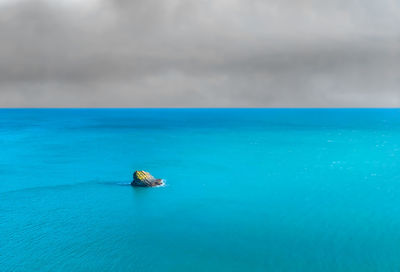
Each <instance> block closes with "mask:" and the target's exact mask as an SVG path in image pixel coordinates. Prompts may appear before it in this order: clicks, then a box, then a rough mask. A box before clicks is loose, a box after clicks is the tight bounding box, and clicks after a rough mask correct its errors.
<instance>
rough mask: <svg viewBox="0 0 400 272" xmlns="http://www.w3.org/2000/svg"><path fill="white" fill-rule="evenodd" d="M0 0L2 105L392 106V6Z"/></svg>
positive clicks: (397, 34)
mask: <svg viewBox="0 0 400 272" xmlns="http://www.w3.org/2000/svg"><path fill="white" fill-rule="evenodd" d="M82 2H84V1H77V0H62V1H61V0H60V1H58V2H57V3H54V1H47V0H19V1H11V0H0V41H1V42H0V106H2V107H41V106H44V107H71V106H78V107H103V106H109V107H231V106H233V107H235V106H237V107H270V106H271V107H371V106H377V107H381V106H382V107H395V106H399V105H400V72H399V71H400V28H398V26H399V25H400V3H399V2H398V1H397V0H381V1H373V0H366V1H355V0H353V1H352V0H347V1H342V0H335V1H332V0H330V1H328V0H325V1H320V0H298V1H290V0H280V1H278V0H267V1H261V0H229V1H228V0H220V1H210V0H197V1H194V0H185V1H183V0H165V1H155V0H147V1H139V0H130V1H128V0H126V1H123V0H91V1H87V2H84V3H82Z"/></svg>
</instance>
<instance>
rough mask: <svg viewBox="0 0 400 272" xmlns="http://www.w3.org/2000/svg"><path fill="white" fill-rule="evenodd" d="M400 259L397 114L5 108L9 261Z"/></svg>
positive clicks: (297, 267) (237, 266) (347, 266)
mask: <svg viewBox="0 0 400 272" xmlns="http://www.w3.org/2000/svg"><path fill="white" fill-rule="evenodd" d="M134 170H146V171H149V172H150V173H151V174H152V175H154V176H155V177H157V178H163V179H165V180H166V186H164V187H160V188H133V187H131V186H129V183H130V182H131V180H132V174H133V171H134ZM399 270H400V110H397V109H3V110H0V271H4V272H8V271H24V272H25V271H28V272H30V271H32V272H33V271H35V272H36V271H41V272H43V271H52V272H53V271H85V272H86V271H96V272H98V271H100V272H101V271H139V272H140V271H146V272H147V271H149V272H153V271H154V272H156V271H157V272H159V271H177V272H179V271H185V272H186V271H218V272H221V271H229V272H230V271H241V272H242V271H324V272H329V271H364V272H365V271H399Z"/></svg>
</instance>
